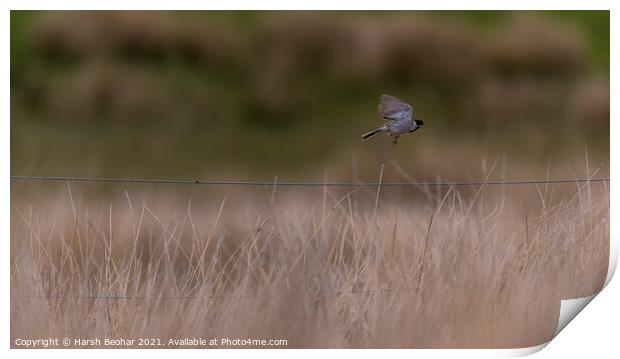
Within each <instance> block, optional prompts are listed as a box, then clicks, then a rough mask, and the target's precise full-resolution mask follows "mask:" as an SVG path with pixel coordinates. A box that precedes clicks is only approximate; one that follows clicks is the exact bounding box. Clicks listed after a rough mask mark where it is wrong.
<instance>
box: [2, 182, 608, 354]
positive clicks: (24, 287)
mask: <svg viewBox="0 0 620 359" xmlns="http://www.w3.org/2000/svg"><path fill="white" fill-rule="evenodd" d="M67 189H69V190H70V194H69V192H68V191H67ZM233 192H234V191H233V190H231V191H229V193H228V194H223V193H219V192H212V193H211V192H203V193H204V196H203V197H200V195H193V199H192V200H191V201H190V200H187V198H185V197H184V196H182V195H176V196H171V197H167V196H164V195H161V193H159V194H157V193H150V194H149V193H148V191H146V192H144V191H138V190H135V191H133V192H132V190H127V191H124V190H122V189H119V190H118V191H116V190H111V191H109V193H108V197H105V200H104V199H101V197H93V198H91V199H87V198H88V196H89V190H88V187H80V186H79V185H71V187H64V189H63V187H60V188H59V189H58V193H59V195H58V198H57V199H50V198H49V197H45V196H42V195H41V196H36V195H35V196H34V197H33V198H35V199H32V198H27V197H28V196H22V195H19V193H18V191H17V190H15V188H14V194H13V197H12V209H11V210H12V216H11V337H12V345H13V346H15V345H14V343H15V339H16V338H45V337H58V338H62V337H72V338H101V339H103V338H160V339H161V340H162V343H164V344H167V343H168V339H170V338H175V339H180V338H185V337H190V338H193V337H202V338H225V337H228V338H254V339H286V340H287V341H288V343H287V344H288V345H287V347H288V348H293V347H294V348H307V347H310V348H316V347H320V348H326V347H335V348H366V347H373V348H385V347H390V348H396V347H397V348H429V347H432V348H437V347H441V348H444V347H449V348H453V347H479V348H487V347H493V348H506V347H523V346H533V345H537V344H540V343H542V342H545V341H547V340H549V339H550V338H551V336H552V335H553V333H554V331H555V329H556V325H557V320H558V314H559V307H560V299H561V298H572V297H581V296H586V295H590V294H592V293H594V292H596V291H597V290H599V289H600V288H601V286H602V284H603V281H604V279H605V276H606V273H607V263H608V252H609V190H608V187H607V184H606V183H591V184H589V183H582V184H579V185H578V184H575V183H573V184H568V185H553V186H551V185H550V186H548V187H545V186H544V185H543V186H535V185H531V186H513V187H500V186H494V187H490V186H482V187H480V186H479V187H473V188H468V187H463V188H451V189H448V188H442V189H439V188H435V189H428V188H426V189H424V188H417V189H408V190H402V189H401V190H399V189H388V188H383V189H381V190H380V191H379V192H377V191H376V189H364V188H363V189H358V190H354V191H353V192H352V193H350V192H346V191H344V190H342V189H321V188H319V189H312V190H307V191H297V190H292V189H287V190H284V189H279V190H278V192H277V193H272V192H267V193H263V194H266V195H265V196H262V194H261V195H259V196H256V193H254V194H249V195H247V194H244V195H241V194H235V193H233ZM308 192H309V193H308ZM132 193H133V194H132ZM259 194H260V193H259ZM80 198H81V199H80ZM101 296H118V297H120V298H114V299H111V298H107V299H102V298H89V297H101ZM179 297H180V298H179Z"/></svg>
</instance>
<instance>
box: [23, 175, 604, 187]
mask: <svg viewBox="0 0 620 359" xmlns="http://www.w3.org/2000/svg"><path fill="white" fill-rule="evenodd" d="M11 180H15V181H66V182H109V183H146V184H186V185H206V186H247V187H251V186H268V187H274V186H277V187H280V186H285V187H426V186H490V185H528V184H562V183H565V184H566V183H583V182H609V177H604V178H572V179H568V178H562V179H531V180H506V181H409V182H318V181H297V182H296V181H284V182H279V181H277V180H274V181H227V180H201V179H143V178H105V177H65V176H11Z"/></svg>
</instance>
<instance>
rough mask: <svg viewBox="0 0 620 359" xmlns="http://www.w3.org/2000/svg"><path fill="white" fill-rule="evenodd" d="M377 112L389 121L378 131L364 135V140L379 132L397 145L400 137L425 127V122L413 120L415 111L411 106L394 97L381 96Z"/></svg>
mask: <svg viewBox="0 0 620 359" xmlns="http://www.w3.org/2000/svg"><path fill="white" fill-rule="evenodd" d="M377 112H378V113H379V115H380V116H381V117H382V118H383V119H384V120H387V122H386V123H385V124H383V126H381V127H379V128H377V129H376V130H374V131H370V132H368V133H365V134H363V135H362V139H363V140H366V139H368V138H370V137H372V136H374V135H376V134H377V133H379V132H387V134H388V135H389V136H390V137H391V138H392V143H393V144H394V145H396V144H397V143H398V137H399V136H400V135H402V134H405V133H411V132H414V131H415V130H417V129H419V128H420V127H422V126H424V121H421V120H416V119H414V118H413V109H412V108H411V106H410V105H409V104H407V103H405V102H404V101H403V100H401V99H398V98H396V97H394V96H390V95H381V99H380V101H379V108H378V109H377Z"/></svg>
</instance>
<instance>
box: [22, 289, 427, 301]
mask: <svg viewBox="0 0 620 359" xmlns="http://www.w3.org/2000/svg"><path fill="white" fill-rule="evenodd" d="M418 289H419V288H414V287H403V288H383V289H357V290H337V291H333V292H317V293H315V295H324V294H330V295H338V294H345V293H347V294H371V293H377V292H381V293H393V292H410V291H414V290H418ZM310 295H311V294H307V295H297V296H299V297H303V296H310ZM11 296H12V297H16V298H41V299H106V300H107V299H113V300H115V299H213V300H215V299H231V298H233V297H235V296H234V295H233V296H230V297H225V296H217V295H204V296H203V295H180V296H174V295H154V296H144V295H102V296H99V295H27V294H11ZM266 296H267V295H242V296H239V298H260V297H266Z"/></svg>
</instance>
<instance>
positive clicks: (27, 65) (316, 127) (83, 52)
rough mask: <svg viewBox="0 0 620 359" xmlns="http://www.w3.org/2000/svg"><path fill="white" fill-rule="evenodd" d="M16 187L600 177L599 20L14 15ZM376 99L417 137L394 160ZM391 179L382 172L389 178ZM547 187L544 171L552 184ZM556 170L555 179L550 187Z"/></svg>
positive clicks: (604, 23) (605, 59) (604, 98)
mask: <svg viewBox="0 0 620 359" xmlns="http://www.w3.org/2000/svg"><path fill="white" fill-rule="evenodd" d="M10 26H11V174H12V175H29V174H33V175H76V176H78V175H79V176H109V177H168V178H186V177H190V178H195V177H201V178H218V179H222V178H234V179H241V178H256V179H270V178H273V176H274V175H278V176H280V178H286V179H297V178H305V179H322V178H323V176H324V174H325V173H327V174H328V175H329V177H330V179H350V178H357V177H359V178H365V177H368V176H372V177H373V178H374V177H376V174H377V168H378V166H380V164H381V163H386V164H388V165H389V166H387V167H386V178H387V177H399V176H403V175H404V174H405V173H406V174H407V175H409V176H412V177H415V178H438V177H440V178H444V179H462V178H464V177H470V178H479V177H480V169H481V167H482V168H484V167H485V166H486V164H487V163H491V162H493V161H494V160H495V159H497V158H501V159H503V160H505V161H506V162H508V163H509V164H510V166H511V168H512V169H513V170H514V171H515V172H514V174H513V175H512V176H513V177H520V178H531V177H535V176H541V175H545V174H546V172H547V166H548V165H549V164H551V165H552V167H553V171H556V172H557V173H559V172H562V173H566V174H570V173H575V171H576V168H579V167H580V166H582V164H583V157H584V153H585V151H586V149H587V151H588V154H589V156H590V158H591V161H592V162H593V163H596V164H603V165H606V164H607V163H608V162H609V121H610V118H609V12H607V11H556V12H500V11H449V12H411V11H406V12H259V11H235V12H200V11H192V12H54V11H52V12H31V11H12V12H11V25H10ZM382 93H387V94H391V95H394V96H397V97H400V98H402V99H404V100H406V101H407V102H409V103H410V104H411V105H412V106H413V108H414V113H415V116H416V117H417V118H420V119H423V120H424V121H425V122H426V124H427V126H425V127H424V128H423V129H422V130H420V131H418V132H416V133H415V134H412V135H407V136H403V137H401V139H400V142H399V144H398V146H392V145H391V143H390V141H389V140H388V139H387V138H386V137H385V136H378V137H375V138H373V139H371V140H369V141H367V142H364V143H362V142H361V139H360V135H361V134H362V133H364V132H366V131H368V130H371V129H374V128H376V127H377V126H378V125H379V124H380V123H381V121H380V119H379V118H378V116H377V115H376V107H377V101H378V99H379V96H380V95H381V94H382ZM388 167H389V168H388ZM553 171H552V172H553ZM556 172H554V173H556Z"/></svg>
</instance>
